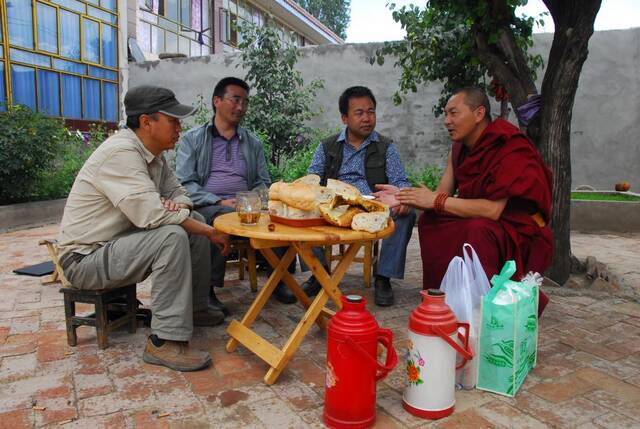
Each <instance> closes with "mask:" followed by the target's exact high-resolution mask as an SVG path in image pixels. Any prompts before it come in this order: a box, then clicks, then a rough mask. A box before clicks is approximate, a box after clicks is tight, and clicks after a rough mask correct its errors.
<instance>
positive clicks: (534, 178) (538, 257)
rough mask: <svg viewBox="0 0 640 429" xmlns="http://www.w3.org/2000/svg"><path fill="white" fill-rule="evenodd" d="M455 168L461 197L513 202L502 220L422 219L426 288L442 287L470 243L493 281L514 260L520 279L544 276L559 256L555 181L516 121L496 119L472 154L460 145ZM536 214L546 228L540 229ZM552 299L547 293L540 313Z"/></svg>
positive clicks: (454, 158)
mask: <svg viewBox="0 0 640 429" xmlns="http://www.w3.org/2000/svg"><path fill="white" fill-rule="evenodd" d="M452 164H453V174H454V178H455V182H456V187H457V190H458V198H468V199H475V198H483V199H488V200H494V201H495V200H500V199H503V198H508V202H507V206H506V207H505V209H504V211H503V213H502V215H501V216H500V219H498V220H497V221H493V220H490V219H486V218H460V217H457V216H453V215H439V214H436V213H435V212H433V211H426V212H425V213H424V214H423V215H422V216H421V217H420V219H419V221H418V232H419V235H420V252H421V254H422V268H423V288H424V289H429V288H439V287H440V283H441V281H442V278H443V277H444V274H445V272H446V270H447V266H448V265H449V262H450V261H451V259H452V258H453V257H454V256H456V255H458V256H462V245H463V244H464V243H469V244H471V245H472V246H473V248H474V249H475V250H476V252H477V253H478V257H479V258H480V260H481V262H482V266H483V267H484V270H485V272H486V273H487V277H488V278H489V279H491V277H492V276H493V275H494V274H497V273H499V272H500V269H501V268H502V266H503V265H504V263H505V262H506V261H507V260H510V259H513V260H515V262H516V267H517V270H518V271H517V272H516V274H515V275H514V276H513V278H514V279H520V278H521V277H522V276H523V275H524V274H526V273H527V272H529V271H534V272H539V273H541V274H542V273H544V271H545V270H546V269H547V268H548V267H549V265H550V264H551V260H552V257H553V234H552V232H551V229H550V228H549V226H548V223H549V219H550V215H551V184H552V177H551V171H550V170H549V169H548V168H547V167H546V166H545V164H544V162H543V161H542V158H541V157H540V155H539V154H538V151H537V150H536V148H535V146H534V145H533V143H532V142H531V141H530V140H529V139H528V138H527V137H526V136H525V135H524V134H522V132H520V130H519V129H518V128H516V127H515V126H514V125H512V124H511V123H509V122H507V121H505V120H502V119H496V120H495V121H494V122H492V123H491V124H490V125H489V126H488V127H487V128H486V129H485V130H484V132H483V133H482V135H481V136H480V137H479V139H478V141H477V142H476V144H475V145H474V146H473V148H472V149H471V151H469V150H468V149H467V147H466V146H464V145H463V144H461V143H454V145H453V148H452ZM534 214H539V215H537V217H538V219H543V220H544V222H545V226H542V227H541V226H539V225H538V223H537V222H536V220H535V219H534V218H533V217H532V215H534ZM540 216H541V217H540ZM548 301H549V299H548V298H547V296H546V295H544V294H542V293H541V294H540V305H539V313H540V314H542V310H544V307H545V306H546V304H547V303H548Z"/></svg>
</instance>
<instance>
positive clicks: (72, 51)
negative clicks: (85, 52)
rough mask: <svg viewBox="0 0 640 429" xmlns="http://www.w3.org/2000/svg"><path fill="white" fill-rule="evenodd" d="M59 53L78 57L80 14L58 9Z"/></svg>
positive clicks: (77, 58)
mask: <svg viewBox="0 0 640 429" xmlns="http://www.w3.org/2000/svg"><path fill="white" fill-rule="evenodd" d="M60 54H61V55H62V56H63V57H67V58H73V59H74V60H79V59H80V15H78V14H77V13H73V12H67V11H66V10H60Z"/></svg>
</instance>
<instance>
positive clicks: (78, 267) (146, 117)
mask: <svg viewBox="0 0 640 429" xmlns="http://www.w3.org/2000/svg"><path fill="white" fill-rule="evenodd" d="M124 105H125V110H126V113H127V127H128V128H127V129H123V130H120V131H119V132H118V133H116V134H114V135H113V136H111V137H109V138H108V139H107V140H105V141H104V143H102V144H101V145H100V146H99V147H98V149H96V151H95V152H94V153H93V154H92V155H91V156H90V157H89V159H88V160H87V161H86V162H85V164H84V165H83V167H82V169H81V170H80V172H79V173H78V176H77V177H76V180H75V182H74V184H73V187H72V189H71V192H70V193H69V197H68V198H67V204H66V206H65V209H64V215H63V217H62V223H61V226H60V235H59V238H58V242H59V243H60V253H61V257H60V263H61V265H62V269H63V271H64V274H65V276H66V277H67V279H68V280H69V281H70V282H71V284H72V286H73V287H76V288H79V289H85V288H86V289H108V288H113V287H118V286H123V285H127V284H132V283H138V282H141V281H143V280H144V279H145V278H147V277H148V276H151V279H152V286H151V310H152V314H153V317H152V319H151V336H150V337H149V339H148V341H147V345H146V348H145V351H144V355H143V359H144V361H145V362H148V363H152V364H156V365H164V366H166V367H169V368H172V369H174V370H177V371H195V370H198V369H201V368H205V367H207V366H209V365H210V364H211V357H210V356H209V354H208V353H207V352H204V351H197V350H192V349H190V348H189V347H188V341H189V340H190V339H191V335H192V333H193V326H194V325H195V326H214V325H218V324H220V323H222V322H223V321H224V315H223V314H222V312H221V311H219V310H217V309H214V308H210V307H209V306H208V304H207V301H208V289H209V280H210V278H211V259H210V248H209V243H214V244H216V245H217V246H219V247H220V249H221V251H222V253H224V254H226V253H227V252H228V250H229V241H228V236H226V235H225V234H220V233H217V232H216V231H215V229H214V228H213V227H211V226H209V225H207V224H206V223H204V222H203V220H204V219H203V217H202V216H201V215H199V214H198V213H196V212H192V211H191V209H192V207H193V205H192V203H191V200H190V199H189V197H188V196H187V192H186V190H185V189H184V188H183V187H182V186H181V185H180V182H179V181H178V180H177V179H176V177H175V175H174V173H173V171H172V170H171V168H170V167H169V165H168V164H167V162H166V161H165V159H164V157H163V156H162V152H163V151H165V150H168V149H173V147H174V146H175V144H176V142H177V141H178V138H179V136H180V131H181V127H180V119H183V118H185V117H187V116H190V115H191V114H193V112H194V110H195V109H194V108H193V107H190V106H185V105H182V104H180V103H179V102H178V100H176V98H175V95H174V94H173V92H172V91H170V90H168V89H166V88H160V87H155V86H139V87H136V88H132V89H130V90H129V91H128V92H127V94H126V96H125V99H124Z"/></svg>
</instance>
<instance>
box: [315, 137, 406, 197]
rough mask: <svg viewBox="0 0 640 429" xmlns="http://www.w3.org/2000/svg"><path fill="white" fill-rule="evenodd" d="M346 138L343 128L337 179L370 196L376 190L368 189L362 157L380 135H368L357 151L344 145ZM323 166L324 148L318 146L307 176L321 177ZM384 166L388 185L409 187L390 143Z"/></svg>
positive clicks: (395, 151)
mask: <svg viewBox="0 0 640 429" xmlns="http://www.w3.org/2000/svg"><path fill="white" fill-rule="evenodd" d="M346 138H347V130H346V128H345V129H344V130H342V132H341V133H340V135H339V136H338V139H337V141H339V142H342V143H343V151H342V165H341V166H340V170H339V171H338V177H337V179H338V180H341V181H343V182H346V183H350V184H351V185H353V186H355V187H356V188H358V190H359V191H360V192H361V193H362V194H363V195H370V194H371V193H372V192H375V191H376V190H375V189H370V188H369V183H368V182H367V176H366V175H365V171H364V156H365V153H366V150H367V146H369V145H370V144H371V142H377V141H378V139H379V138H380V134H378V132H377V131H374V132H372V133H371V134H369V137H367V138H366V139H365V141H364V142H362V144H361V145H360V147H359V148H358V149H356V148H355V147H353V146H352V145H350V144H345V143H347V141H346ZM324 164H325V156H324V148H323V147H322V145H319V146H318V149H316V153H315V154H314V155H313V159H312V160H311V165H310V166H309V169H308V171H307V172H308V173H309V174H317V175H319V176H320V177H322V176H323V175H324ZM386 164H387V166H386V168H387V171H386V174H387V178H388V179H389V184H390V185H394V186H397V187H398V188H408V187H410V186H411V184H410V183H409V180H408V179H407V174H406V172H405V170H404V165H402V161H401V160H400V154H399V153H398V149H397V148H396V146H395V145H394V144H393V143H391V144H390V145H389V147H388V148H387V156H386Z"/></svg>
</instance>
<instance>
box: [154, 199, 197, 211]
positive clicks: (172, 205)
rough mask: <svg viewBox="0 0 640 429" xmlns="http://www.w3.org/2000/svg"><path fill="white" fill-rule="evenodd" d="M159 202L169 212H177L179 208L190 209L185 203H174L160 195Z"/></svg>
mask: <svg viewBox="0 0 640 429" xmlns="http://www.w3.org/2000/svg"><path fill="white" fill-rule="evenodd" d="M160 204H162V206H163V207H164V208H165V209H167V210H169V211H170V212H177V211H178V210H180V209H191V207H189V206H188V205H186V204H183V203H174V202H173V201H171V200H170V199H168V198H165V197H160Z"/></svg>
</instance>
